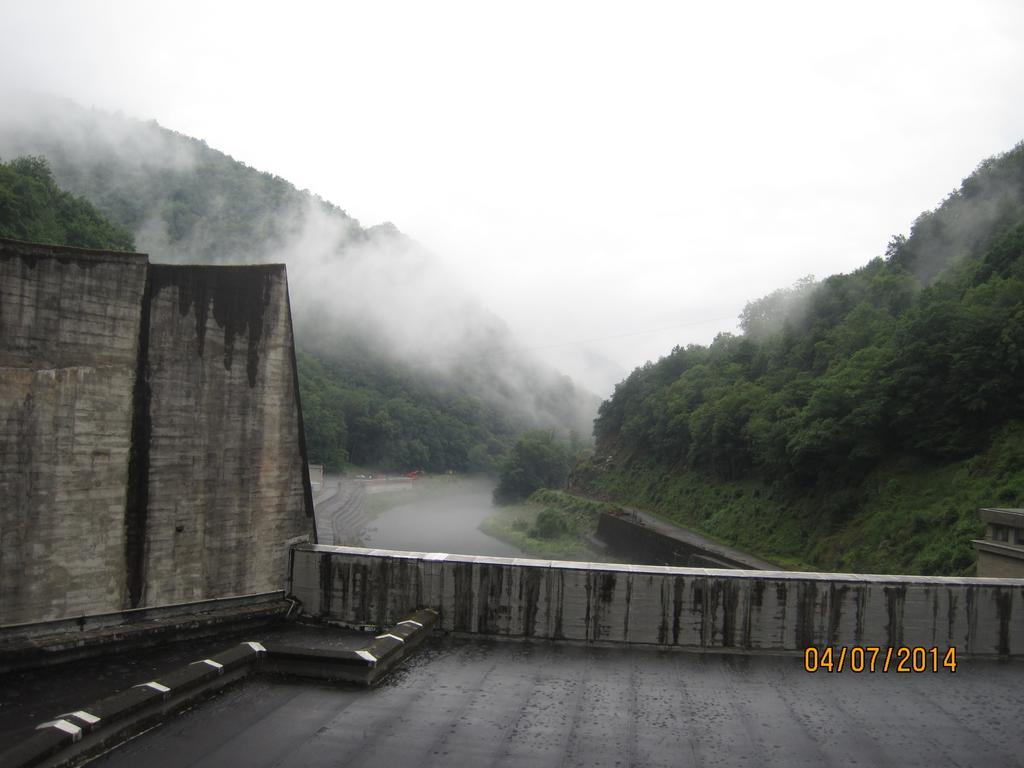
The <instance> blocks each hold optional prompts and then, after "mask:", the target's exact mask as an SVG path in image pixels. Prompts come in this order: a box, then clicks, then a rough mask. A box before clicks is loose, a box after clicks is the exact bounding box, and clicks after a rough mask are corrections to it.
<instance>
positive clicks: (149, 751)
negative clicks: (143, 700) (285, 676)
mask: <svg viewBox="0 0 1024 768" xmlns="http://www.w3.org/2000/svg"><path fill="white" fill-rule="evenodd" d="M1022 683H1024V664H1022V663H1020V662H1011V663H998V662H982V661H974V662H963V663H962V664H961V666H960V668H959V670H958V671H957V672H956V673H948V672H943V673H938V674H935V673H930V672H929V673H923V674H896V673H893V672H889V673H881V672H878V673H875V674H869V673H862V674H859V675H857V674H852V673H846V672H844V673H841V674H826V673H815V674H808V673H807V672H805V671H804V670H803V665H802V659H801V658H799V657H794V656H740V655H717V654H716V655H712V654H696V653H684V652H678V651H655V650H636V649H632V650H627V649H618V648H595V647H583V646H575V645H556V644H550V643H533V644H526V643H514V642H495V641H485V640H437V641H434V642H432V643H431V644H430V645H429V646H428V647H426V648H424V649H423V650H422V651H421V652H420V653H419V654H418V655H417V656H416V657H415V658H413V659H412V660H411V661H410V662H409V663H408V664H407V665H406V667H405V668H403V669H401V670H400V671H398V672H397V673H395V674H394V675H393V676H392V677H391V678H389V679H388V680H387V681H386V682H385V683H383V684H382V685H381V686H380V687H379V688H377V689H375V690H371V691H361V690H355V689H351V688H349V689H346V688H337V687H329V686H325V685H322V684H315V683H310V684H306V683H303V682H301V681H298V680H282V679H279V678H276V679H275V678H270V677H259V678H256V679H254V680H252V681H251V682H247V683H243V684H241V685H239V686H237V687H234V688H231V689H228V690H227V691H225V692H222V693H221V694H220V695H219V696H217V697H216V698H214V699H211V700H209V701H207V702H205V703H204V704H201V705H199V706H198V707H197V708H196V709H193V710H191V711H190V712H187V713H185V714H183V715H181V716H180V717H178V718H175V719H173V720H171V721H169V722H167V723H165V724H164V725H162V726H160V727H158V728H156V729H154V730H152V731H150V732H149V733H147V734H145V735H143V736H142V737H140V738H138V739H136V740H135V741H132V742H130V743H128V744H126V745H124V746H122V747H120V748H119V749H117V750H115V751H114V752H111V753H109V754H107V755H105V756H103V757H102V758H100V759H99V760H97V761H96V762H94V763H92V764H91V765H93V766H97V767H99V766H103V768H114V767H115V766H116V767H119V768H120V767H127V766H139V765H144V766H146V768H171V767H172V766H174V767H182V766H192V767H195V768H209V767H211V766H252V767H253V768H258V767H260V766H266V767H267V768H269V767H270V766H275V767H280V768H292V767H296V768H297V767H299V766H381V765H384V766H446V767H447V766H459V767H460V768H461V767H462V766H508V767H513V766H515V767H519V766H522V768H535V767H543V766H673V767H677V766H691V765H693V766H830V765H836V766H901V767H902V766H929V767H931V766H985V767H986V768H988V767H991V766H1019V765H1022V764H1024V763H1022V756H1024V735H1022V734H1024V730H1022V728H1021V725H1020V713H1021V712H1022V711H1024V685H1022Z"/></svg>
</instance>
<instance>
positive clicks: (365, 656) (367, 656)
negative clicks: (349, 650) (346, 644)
mask: <svg viewBox="0 0 1024 768" xmlns="http://www.w3.org/2000/svg"><path fill="white" fill-rule="evenodd" d="M356 656H358V657H359V658H361V659H366V660H367V661H369V662H372V663H374V664H376V663H377V657H376V656H374V655H373V654H372V653H370V652H369V651H356Z"/></svg>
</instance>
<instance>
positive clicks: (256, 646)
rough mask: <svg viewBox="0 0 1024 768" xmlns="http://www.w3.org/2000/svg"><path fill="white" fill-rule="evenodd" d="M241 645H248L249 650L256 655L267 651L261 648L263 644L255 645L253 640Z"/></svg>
mask: <svg viewBox="0 0 1024 768" xmlns="http://www.w3.org/2000/svg"><path fill="white" fill-rule="evenodd" d="M242 645H248V646H249V647H250V648H252V649H253V650H254V651H256V653H266V652H267V649H266V648H264V647H263V643H257V642H255V641H254V640H249V641H247V642H244V643H242Z"/></svg>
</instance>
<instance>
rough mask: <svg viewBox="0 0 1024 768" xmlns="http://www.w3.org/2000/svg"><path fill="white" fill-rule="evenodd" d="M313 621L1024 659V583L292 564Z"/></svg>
mask: <svg viewBox="0 0 1024 768" xmlns="http://www.w3.org/2000/svg"><path fill="white" fill-rule="evenodd" d="M291 558H292V559H291V579H290V584H289V588H290V590H291V593H292V595H293V596H294V597H296V598H298V599H299V600H301V601H302V605H303V611H305V612H306V613H307V614H309V615H311V616H316V617H321V618H324V619H329V620H336V621H340V622H344V623H348V624H355V625H360V624H371V625H376V626H385V625H387V624H388V623H390V622H393V621H394V620H395V619H396V618H397V617H399V616H401V615H402V614H404V613H406V612H408V611H410V610H412V609H414V608H416V607H419V606H427V607H431V608H435V609H437V610H438V611H439V612H440V615H441V627H442V628H444V629H445V630H448V631H454V632H466V633H474V634H485V635H502V636H508V637H536V638H550V639H565V640H578V641H585V642H592V641H602V642H612V643H641V644H650V645H659V646H677V647H684V648H704V649H742V650H765V651H800V650H803V649H804V648H806V647H807V646H818V647H820V646H824V645H833V646H838V645H879V646H914V645H923V646H927V647H932V646H938V647H940V648H946V647H949V646H955V647H956V648H957V652H958V654H961V655H964V656H1007V655H1015V656H1019V655H1022V654H1024V580H1021V579H985V580H980V579H968V578H939V577H923V576H874V575H856V574H820V573H795V572H781V571H736V570H712V569H697V568H673V567H669V566H637V565H612V564H604V563H600V564H599V563H572V562H561V561H544V560H525V559H510V558H497V557H465V556H458V555H447V554H440V553H435V554H430V553H416V552H392V551H387V550H368V549H361V548H356V547H328V546H316V545H308V546H299V547H296V548H294V549H293V550H292V555H291Z"/></svg>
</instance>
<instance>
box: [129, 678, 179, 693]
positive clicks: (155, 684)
mask: <svg viewBox="0 0 1024 768" xmlns="http://www.w3.org/2000/svg"><path fill="white" fill-rule="evenodd" d="M132 688H152V689H153V690H154V691H160V693H167V692H168V691H170V690H171V689H170V688H168V687H167V686H166V685H164V684H163V683H158V682H156V681H155V680H150V681H149V682H148V683H139V684H138V685H133V686H132Z"/></svg>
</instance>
